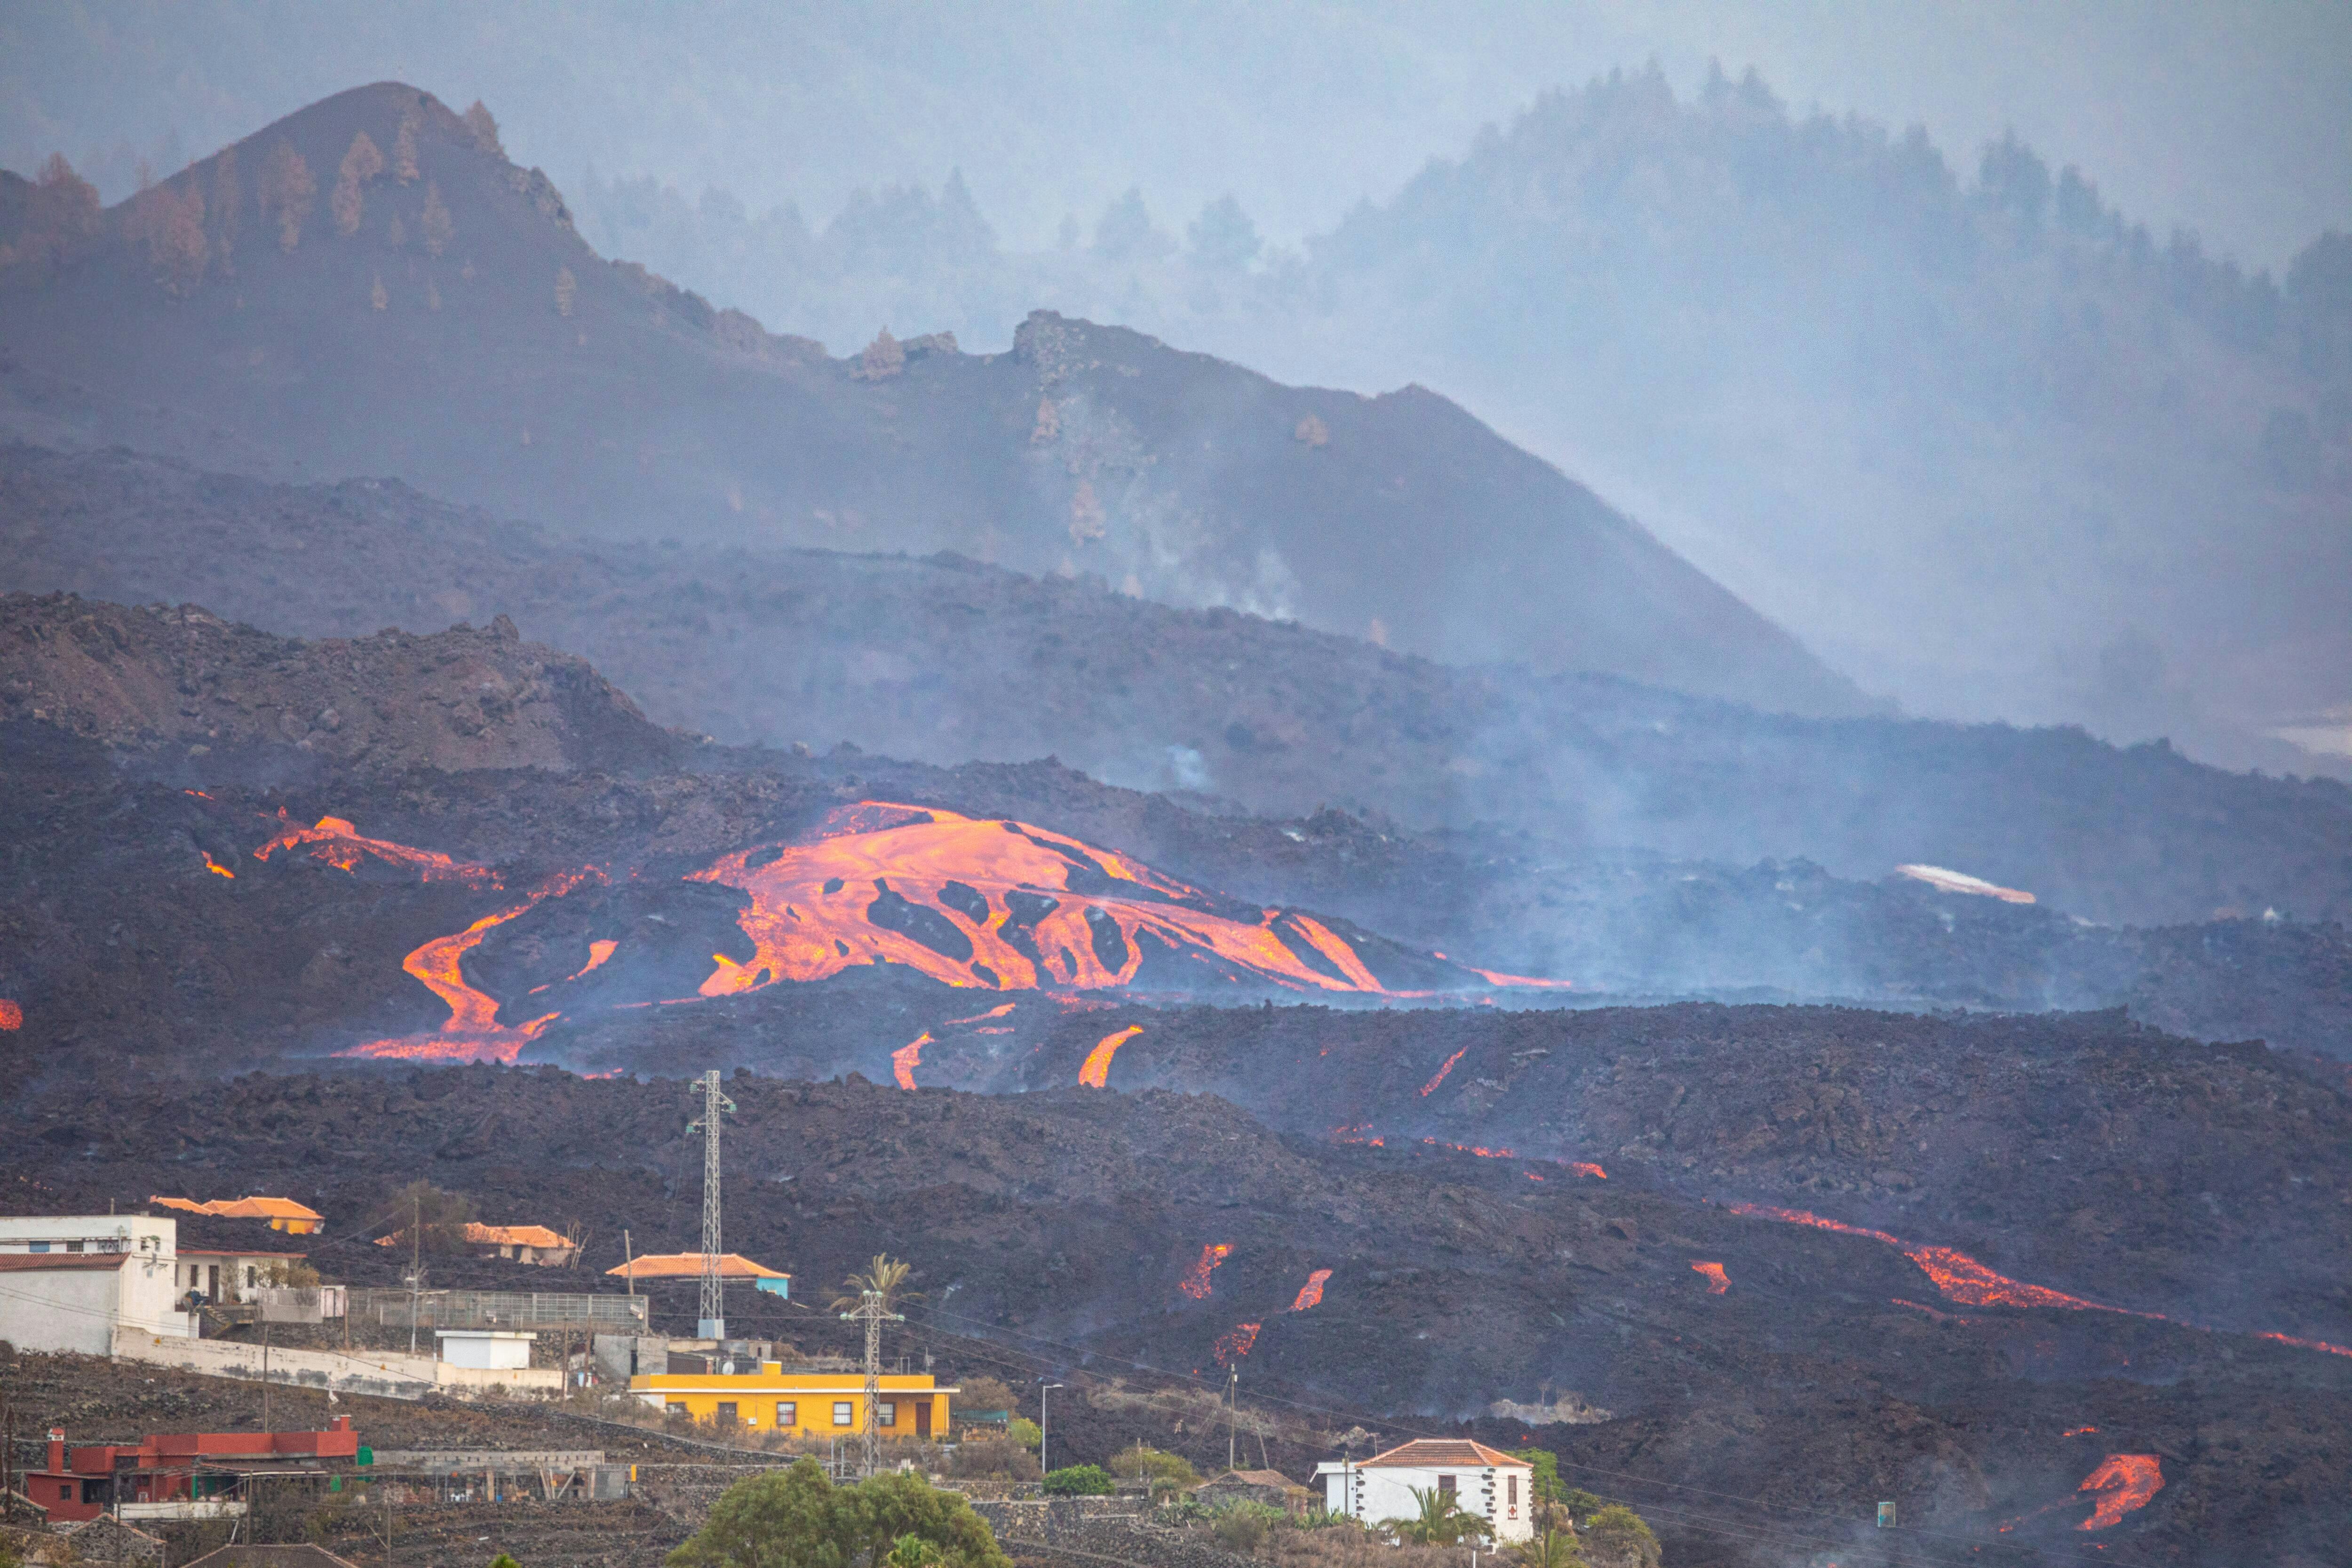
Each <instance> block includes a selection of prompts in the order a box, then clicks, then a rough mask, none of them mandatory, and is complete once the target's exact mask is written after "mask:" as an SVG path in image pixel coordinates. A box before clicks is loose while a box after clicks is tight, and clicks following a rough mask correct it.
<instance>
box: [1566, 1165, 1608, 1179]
mask: <svg viewBox="0 0 2352 1568" xmlns="http://www.w3.org/2000/svg"><path fill="white" fill-rule="evenodd" d="M1568 1168H1569V1169H1570V1170H1571V1171H1574V1172H1575V1173H1577V1174H1578V1175H1580V1176H1591V1178H1593V1180H1595V1181H1600V1182H1605V1181H1607V1180H1608V1179H1609V1173H1608V1172H1606V1171H1604V1170H1602V1169H1601V1167H1600V1166H1598V1165H1590V1164H1587V1163H1584V1162H1583V1161H1581V1160H1570V1162H1568Z"/></svg>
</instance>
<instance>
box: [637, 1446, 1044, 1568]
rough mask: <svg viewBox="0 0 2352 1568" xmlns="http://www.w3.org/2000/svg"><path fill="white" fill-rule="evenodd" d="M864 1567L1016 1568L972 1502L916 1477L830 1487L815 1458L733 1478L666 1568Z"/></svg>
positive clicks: (891, 1477) (891, 1476) (888, 1477)
mask: <svg viewBox="0 0 2352 1568" xmlns="http://www.w3.org/2000/svg"><path fill="white" fill-rule="evenodd" d="M860 1556H863V1557H864V1558H865V1559H866V1561H867V1562H869V1563H897V1564H899V1565H900V1568H907V1565H908V1564H914V1565H916V1568H1012V1562H1011V1560H1010V1559H1009V1558H1007V1557H1006V1556H1005V1555H1004V1553H1003V1552H1001V1551H999V1550H998V1549H997V1545H996V1538H995V1536H993V1535H992V1534H991V1533H990V1532H989V1529H988V1526H987V1525H986V1524H985V1523H983V1522H982V1521H981V1518H980V1516H979V1515H978V1514H975V1513H973V1512H972V1511H971V1504H970V1503H967V1502H966V1501H964V1500H963V1499H962V1498H961V1497H958V1496H957V1495H956V1494H955V1493H953V1492H949V1491H941V1490H939V1489H936V1488H934V1487H933V1486H932V1485H931V1484H930V1483H929V1481H927V1480H925V1479H923V1478H922V1477H920V1476H915V1475H905V1474H898V1473H893V1474H889V1475H880V1476H875V1477H872V1478H870V1479H866V1480H863V1481H860V1482H858V1483H857V1484H856V1486H848V1487H836V1486H835V1485H834V1484H833V1483H832V1481H830V1480H828V1479H826V1478H825V1473H824V1470H822V1469H821V1468H818V1466H817V1464H816V1461H815V1460H814V1459H803V1460H801V1461H800V1462H799V1463H798V1464H796V1465H794V1466H793V1468H790V1469H788V1470H770V1471H768V1472H767V1473H766V1474H764V1475H759V1476H754V1477H752V1478H751V1479H748V1480H742V1481H738V1482H736V1483H735V1484H734V1485H733V1486H731V1487H730V1488H728V1489H727V1493H726V1495H725V1496H723V1497H721V1498H720V1499H719V1501H718V1502H717V1504H715V1505H714V1506H713V1507H712V1509H711V1510H710V1517H709V1520H708V1521H706V1522H705V1523H704V1525H703V1527H702V1528H701V1529H700V1530H698V1531H696V1532H695V1533H694V1535H693V1537H692V1538H691V1539H690V1540H688V1542H686V1544H685V1545H683V1546H681V1547H679V1548H678V1549H677V1551H675V1552H671V1553H670V1554H669V1557H668V1559H667V1563H668V1568H772V1565H774V1564H779V1563H793V1564H803V1563H805V1564H812V1565H814V1564H838V1563H849V1562H852V1561H854V1560H856V1558H858V1557H860Z"/></svg>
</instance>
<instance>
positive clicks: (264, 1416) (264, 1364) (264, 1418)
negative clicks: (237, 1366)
mask: <svg viewBox="0 0 2352 1568" xmlns="http://www.w3.org/2000/svg"><path fill="white" fill-rule="evenodd" d="M261 1429H262V1430H263V1431H265V1432H267V1431H268V1430H269V1314H268V1311H266V1310H265V1311H264V1312H263V1313H262V1314H261Z"/></svg>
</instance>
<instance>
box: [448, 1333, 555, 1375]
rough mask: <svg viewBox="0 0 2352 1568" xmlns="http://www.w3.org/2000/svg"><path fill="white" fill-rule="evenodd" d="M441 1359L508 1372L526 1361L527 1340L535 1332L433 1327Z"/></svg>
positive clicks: (527, 1359) (453, 1363) (534, 1335)
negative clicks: (439, 1347)
mask: <svg viewBox="0 0 2352 1568" xmlns="http://www.w3.org/2000/svg"><path fill="white" fill-rule="evenodd" d="M433 1334H434V1337H435V1338H436V1339H437V1340H439V1341H440V1342H441V1359H442V1360H443V1361H446V1362H447V1363H449V1364H450V1365H451V1366H466V1367H473V1368H475V1369H477V1370H478V1371H483V1372H509V1371H512V1370H514V1369H516V1368H518V1367H527V1366H529V1365H530V1342H531V1341H533V1340H535V1339H537V1338H539V1336H538V1335H537V1334H534V1333H526V1332H523V1331H519V1330H515V1329H436V1330H434V1331H433Z"/></svg>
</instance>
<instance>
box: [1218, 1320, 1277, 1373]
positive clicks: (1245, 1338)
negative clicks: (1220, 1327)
mask: <svg viewBox="0 0 2352 1568" xmlns="http://www.w3.org/2000/svg"><path fill="white" fill-rule="evenodd" d="M1263 1326H1264V1325H1262V1324H1258V1323H1235V1324H1234V1326H1233V1327H1232V1328H1230V1329H1228V1330H1226V1331H1224V1332H1223V1333H1222V1334H1219V1335H1218V1336H1217V1338H1216V1341H1215V1342H1213V1344H1211V1345H1210V1346H1209V1355H1210V1357H1211V1358H1212V1359H1213V1360H1214V1361H1215V1362H1216V1363H1217V1364H1218V1365H1219V1366H1230V1365H1232V1364H1233V1363H1234V1362H1237V1361H1239V1360H1241V1359H1242V1357H1244V1356H1245V1355H1247V1354H1249V1353H1250V1348H1251V1347H1252V1346H1253V1345H1255V1344H1256V1343H1257V1331H1258V1330H1259V1329H1260V1328H1261V1327H1263Z"/></svg>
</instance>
